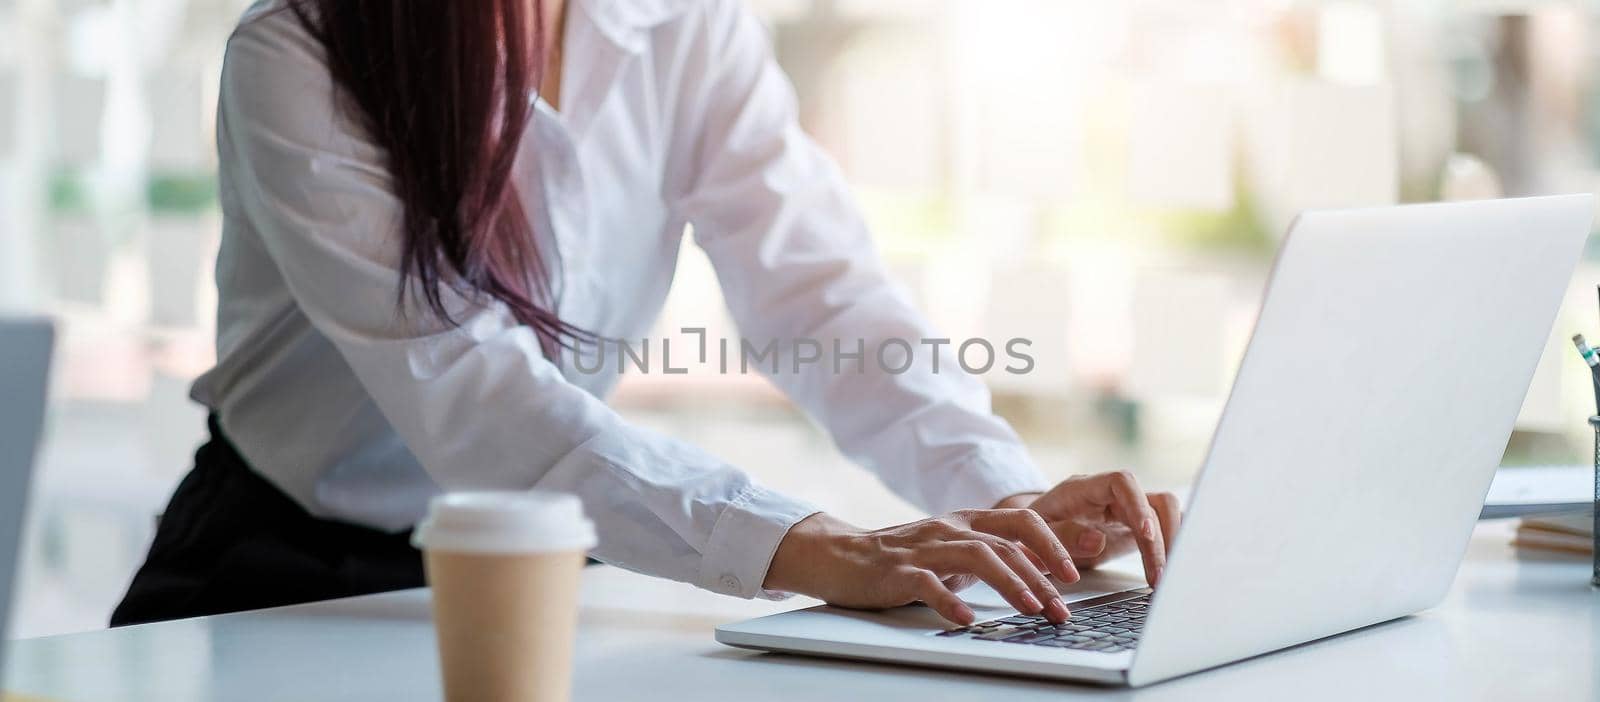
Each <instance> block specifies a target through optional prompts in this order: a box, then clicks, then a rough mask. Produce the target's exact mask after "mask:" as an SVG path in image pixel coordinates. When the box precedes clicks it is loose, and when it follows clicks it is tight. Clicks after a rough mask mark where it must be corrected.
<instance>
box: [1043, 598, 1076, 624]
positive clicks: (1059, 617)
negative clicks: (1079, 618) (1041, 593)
mask: <svg viewBox="0 0 1600 702" xmlns="http://www.w3.org/2000/svg"><path fill="white" fill-rule="evenodd" d="M1045 616H1046V617H1047V618H1049V619H1050V620H1051V621H1055V622H1064V621H1066V620H1068V619H1071V618H1072V612H1071V611H1069V610H1068V609H1067V603H1065V602H1062V601H1061V598H1059V597H1052V598H1050V609H1049V610H1048V611H1046V612H1045Z"/></svg>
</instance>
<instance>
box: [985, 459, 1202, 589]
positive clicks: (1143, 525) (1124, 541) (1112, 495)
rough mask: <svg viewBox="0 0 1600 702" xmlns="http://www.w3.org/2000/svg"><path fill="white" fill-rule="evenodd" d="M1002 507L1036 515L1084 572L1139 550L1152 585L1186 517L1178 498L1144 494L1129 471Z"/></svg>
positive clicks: (1082, 479) (1076, 481) (1069, 483)
mask: <svg viewBox="0 0 1600 702" xmlns="http://www.w3.org/2000/svg"><path fill="white" fill-rule="evenodd" d="M998 507H1001V508H1008V507H1028V508H1029V509H1033V510H1035V511H1037V512H1038V513H1039V516H1041V517H1044V519H1045V521H1046V522H1048V523H1049V524H1050V528H1051V529H1052V530H1053V531H1055V533H1056V535H1057V536H1058V537H1059V538H1060V540H1061V543H1063V544H1066V546H1067V550H1068V551H1069V552H1071V554H1072V559H1073V561H1074V562H1075V563H1076V564H1077V565H1078V566H1079V567H1082V568H1093V567H1095V566H1097V565H1099V564H1101V563H1104V562H1105V561H1108V560H1110V559H1112V558H1116V557H1117V556H1121V555H1123V554H1125V553H1130V552H1132V551H1134V550H1135V549H1137V550H1138V551H1139V553H1140V555H1141V556H1142V558H1143V560H1144V574H1145V580H1146V581H1147V582H1149V583H1150V585H1151V586H1154V585H1155V584H1156V583H1157V582H1158V581H1159V580H1161V571H1162V569H1163V568H1165V567H1166V564H1167V549H1168V548H1170V547H1171V544H1172V541H1173V537H1174V536H1176V535H1177V533H1178V522H1179V521H1180V520H1181V519H1182V516H1183V514H1182V510H1181V509H1180V508H1179V506H1178V498H1177V497H1176V496H1174V495H1173V494H1172V493H1169V492H1156V493H1150V494H1145V492H1144V490H1143V489H1142V488H1140V487H1139V481H1137V480H1135V479H1134V477H1133V474H1132V473H1129V472H1127V471H1120V472H1116V473H1099V474H1095V475H1078V476H1073V477H1071V478H1067V479H1066V480H1063V481H1061V482H1060V483H1058V484H1057V485H1056V486H1055V487H1053V488H1051V489H1050V490H1049V492H1046V493H1044V494H1042V495H1017V496H1014V497H1009V498H1006V499H1005V500H1002V501H1001V502H1000V504H999V505H998Z"/></svg>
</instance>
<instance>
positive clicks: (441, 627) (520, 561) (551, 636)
mask: <svg viewBox="0 0 1600 702" xmlns="http://www.w3.org/2000/svg"><path fill="white" fill-rule="evenodd" d="M595 542H596V539H595V533H594V525H593V523H591V522H590V521H589V520H588V519H587V518H585V517H584V514H583V505H582V503H580V502H579V501H578V498H576V497H573V496H571V495H564V494H558V493H544V492H460V493H449V494H445V495H440V496H439V497H436V498H434V500H433V502H432V503H431V504H430V505H429V508H428V516H427V518H426V519H424V520H423V521H422V523H421V524H418V525H417V528H416V531H415V532H413V535H412V543H414V544H415V545H416V546H417V547H418V548H421V549H422V550H423V553H424V565H425V568H426V571H427V577H428V584H429V585H430V586H432V588H433V618H434V628H435V630H436V631H437V635H438V645H439V663H440V669H441V672H442V673H443V676H444V689H445V699H446V700H450V701H451V702H455V701H457V700H473V701H475V702H476V701H484V702H500V701H504V702H546V701H547V700H551V701H553V700H566V699H568V698H569V697H570V694H571V687H572V647H573V638H574V632H575V629H576V627H577V619H578V581H579V573H580V571H581V570H582V568H583V562H584V556H585V554H586V553H587V552H588V550H589V549H591V548H593V547H594V545H595Z"/></svg>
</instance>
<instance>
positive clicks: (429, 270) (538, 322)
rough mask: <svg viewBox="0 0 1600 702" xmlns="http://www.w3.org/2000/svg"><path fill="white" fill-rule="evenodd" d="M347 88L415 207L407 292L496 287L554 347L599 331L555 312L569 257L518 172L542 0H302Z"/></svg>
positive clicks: (339, 85) (296, 2)
mask: <svg viewBox="0 0 1600 702" xmlns="http://www.w3.org/2000/svg"><path fill="white" fill-rule="evenodd" d="M290 7H292V8H293V10H294V13H295V15H296V16H297V17H298V19H299V21H300V22H301V24H303V25H304V26H305V27H306V29H307V31H309V32H310V33H311V34H312V36H313V37H315V38H316V39H317V40H318V41H319V42H321V44H322V46H323V48H324V49H325V51H326V53H327V61H328V69H329V71H330V72H331V74H332V77H333V81H334V84H335V86H336V89H337V90H339V91H341V92H342V93H343V96H344V97H346V98H348V102H349V103H350V104H352V105H353V106H354V108H355V111H356V112H357V113H358V114H357V115H355V116H356V117H357V118H358V119H359V121H360V123H361V124H362V126H364V127H365V128H366V130H367V131H368V132H369V134H370V136H371V138H372V139H374V140H375V141H376V143H377V144H378V146H380V147H382V148H383V149H384V150H385V152H386V154H387V159H388V169H389V173H390V177H391V178H392V181H393V188H394V193H395V196H396V197H397V198H398V199H399V200H400V202H401V204H402V206H403V207H404V217H403V221H402V224H401V228H402V234H403V237H402V244H401V246H402V253H401V261H400V264H401V278H400V286H399V290H398V291H397V293H396V294H397V304H398V305H399V306H400V308H401V309H402V310H403V309H405V303H406V298H407V296H408V295H420V297H421V300H422V302H423V303H425V307H426V309H427V310H428V311H429V312H431V313H433V314H435V315H437V316H438V317H439V318H440V319H442V320H444V321H445V322H446V323H448V324H456V323H457V321H458V320H455V319H452V318H451V315H450V312H449V310H447V309H446V306H445V302H444V292H445V289H446V288H447V287H448V288H451V289H453V290H456V291H458V292H462V293H465V294H466V295H468V296H469V297H470V298H472V299H477V300H482V299H483V298H484V297H485V296H487V297H488V298H492V299H493V300H498V301H499V302H501V303H503V304H504V305H505V306H506V307H507V308H509V309H510V311H511V313H512V315H513V316H514V317H515V318H516V320H517V321H518V322H519V323H521V324H523V325H526V326H528V327H531V328H532V329H533V330H534V332H535V333H537V335H538V337H539V344H540V347H541V348H542V349H543V350H544V352H545V354H546V355H548V356H551V357H552V358H553V356H554V354H555V353H557V351H558V347H569V345H570V342H571V341H572V340H574V339H581V338H588V336H589V334H588V332H585V331H583V330H581V329H578V328H577V327H574V326H572V325H570V324H568V323H566V322H564V321H562V320H561V318H560V317H559V316H557V313H556V310H555V308H556V302H555V299H554V295H553V293H552V290H553V287H554V286H553V284H552V278H553V277H555V276H557V275H559V274H560V265H559V259H558V258H551V259H549V260H547V259H546V257H545V256H544V255H543V253H542V252H541V251H540V250H539V249H540V247H539V246H538V243H537V241H536V240H535V238H534V237H533V235H532V232H531V230H530V228H529V223H528V214H527V212H525V211H524V210H523V207H522V204H521V203H522V201H521V200H520V199H519V198H518V194H517V188H516V185H515V183H513V181H512V177H511V173H512V168H513V166H514V164H515V161H516V156H517V152H518V149H519V147H520V144H521V141H522V136H523V133H524V131H525V130H526V128H527V126H528V122H529V120H530V119H531V118H532V115H533V106H532V103H531V101H530V100H529V96H531V95H532V94H533V91H534V90H536V89H537V88H538V87H539V86H540V82H541V80H542V78H543V76H544V56H545V47H544V37H545V26H544V25H545V21H544V11H543V10H544V3H543V2H542V1H541V0H532V1H531V2H530V1H529V0H469V1H463V0H293V1H292V2H291V4H290Z"/></svg>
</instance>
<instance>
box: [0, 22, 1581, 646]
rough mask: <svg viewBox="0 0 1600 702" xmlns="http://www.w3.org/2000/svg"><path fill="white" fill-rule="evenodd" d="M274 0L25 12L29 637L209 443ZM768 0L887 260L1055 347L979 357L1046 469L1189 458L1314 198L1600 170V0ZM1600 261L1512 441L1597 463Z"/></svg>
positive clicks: (705, 417)
mask: <svg viewBox="0 0 1600 702" xmlns="http://www.w3.org/2000/svg"><path fill="white" fill-rule="evenodd" d="M246 4H247V3H246V2H244V1H243V0H0V308H8V309H23V310H33V311H38V310H43V311H45V312H48V313H49V314H52V315H55V316H56V317H58V318H59V319H60V320H62V323H63V325H64V339H63V343H62V347H61V349H60V353H59V355H58V367H57V368H56V376H55V378H54V379H53V385H52V397H53V400H52V406H51V408H50V416H49V421H48V434H47V437H46V443H45V446H44V449H43V452H42V470H43V473H42V476H41V479H40V480H39V481H38V484H37V486H36V493H35V495H34V500H33V501H32V509H31V515H30V519H29V531H28V539H27V546H26V552H27V557H26V562H25V565H24V569H23V572H22V579H23V582H22V590H21V595H20V596H21V597H22V603H21V607H20V608H19V610H18V612H17V614H18V616H17V617H14V621H13V630H12V632H10V633H11V634H12V635H15V636H34V635H42V634H49V633H56V632H65V631H73V630H82V629H90V628H96V627H100V626H103V625H104V623H105V619H106V617H107V615H108V613H109V611H110V609H111V607H112V606H113V605H114V604H115V602H116V601H117V600H118V599H119V598H120V596H121V594H122V591H123V588H124V587H125V586H126V583H127V581H128V578H129V577H130V576H131V574H132V571H133V569H134V568H135V567H136V566H137V565H138V563H139V562H140V560H141V558H142V555H143V552H144V548H145V545H146V543H147V541H148V539H149V538H150V535H151V531H152V527H153V519H154V516H155V515H156V513H157V512H158V511H159V510H160V509H161V507H162V505H163V503H164V501H165V499H166V497H167V495H168V493H169V492H170V490H171V489H172V487H173V486H174V485H175V483H176V481H177V480H178V478H179V477H180V476H181V475H182V473H183V472H184V471H186V470H187V469H188V467H189V460H190V459H189V455H190V453H191V452H192V451H193V449H194V447H195V446H196V445H197V444H198V442H199V441H200V440H201V438H202V436H203V434H204V427H203V418H204V413H203V411H202V410H201V408H200V407H198V406H197V405H195V404H193V403H192V402H190V401H189V400H188V399H187V392H188V384H189V382H190V381H191V380H192V379H193V378H194V377H195V376H196V375H197V374H199V373H200V372H202V371H204V370H205V369H206V368H207V367H208V365H209V363H210V362H211V360H212V357H213V353H212V329H213V325H214V322H213V318H212V317H213V314H214V308H215V292H214V289H213V285H212V279H211V264H212V258H213V255H214V252H215V249H216V247H217V240H218V235H219V229H220V217H219V214H218V210H217V204H216V188H217V186H216V178H215V167H216V162H215V155H214V146H213V134H212V119H213V111H214V103H215V96H216V82H217V76H218V72H219V69H220V64H221V60H222V51H223V47H224V42H225V41H226V38H227V36H228V33H229V31H230V30H231V28H232V25H233V23H234V21H235V19H236V18H237V17H238V15H239V13H240V12H241V11H242V10H243V8H244V7H245V5H246ZM752 7H753V9H754V10H755V11H756V12H757V13H758V14H759V15H760V16H761V17H762V18H763V19H764V20H765V21H766V23H767V24H768V26H769V27H770V29H771V32H772V37H773V40H774V43H775V45H776V47H777V53H778V57H779V60H780V61H781V62H782V64H783V66H784V68H785V69H787V71H788V72H789V74H790V76H791V77H792V78H793V80H794V82H795V84H796V90H797V92H798V94H799V98H800V104H801V107H802V111H803V119H804V123H805V127H806V129H807V130H809V131H810V132H811V133H812V134H813V135H815V137H816V138H817V139H818V140H819V141H820V142H821V143H822V144H823V145H824V146H825V147H826V148H827V149H828V150H829V151H830V152H831V153H832V154H833V155H834V156H835V157H836V158H837V159H838V161H839V162H840V164H841V165H842V166H843V168H844V171H845V173H846V174H847V175H848V177H849V178H850V180H851V182H852V184H853V186H854V187H855V189H856V192H857V194H858V196H859V198H860V201H861V203H862V205H863V207H864V209H865V211H866V213H867V216H868V218H869V219H870V221H871V224H872V225H873V228H874V230H875V232H876V236H877V239H878V242H879V245H880V247H881V249H882V251H883V253H884V255H885V257H886V258H887V260H888V261H889V264H890V267H891V269H892V271H893V273H894V274H895V276H897V277H898V278H899V279H900V281H901V282H903V283H904V284H905V285H906V286H907V288H908V289H910V290H911V291H912V293H913V295H914V297H915V298H916V299H917V300H918V301H919V302H920V303H921V304H922V305H923V307H924V308H925V309H926V310H927V312H928V313H929V314H930V315H931V316H932V317H933V318H934V319H935V320H936V322H937V323H938V324H939V326H940V327H941V328H942V329H943V330H944V331H945V332H946V333H947V335H948V336H951V337H955V338H958V339H961V338H967V337H985V338H990V339H1006V338H1011V337H1027V338H1029V339H1032V340H1033V342H1034V345H1033V347H1032V351H1033V355H1034V357H1035V358H1036V360H1037V367H1036V368H1035V370H1034V372H1033V373H1032V374H1030V375H1027V376H1010V375H1007V374H1003V373H1001V374H993V375H990V376H988V377H987V379H988V380H989V381H990V382H991V384H992V386H993V389H994V392H995V404H996V408H997V410H998V411H999V412H1000V413H1002V414H1003V415H1005V416H1006V417H1007V418H1008V419H1010V420H1011V421H1012V422H1013V424H1014V425H1015V426H1016V427H1017V428H1018V430H1019V431H1020V432H1021V433H1022V434H1023V436H1024V437H1025V438H1026V440H1027V441H1028V443H1029V445H1030V447H1031V448H1032V449H1033V451H1034V454H1035V456H1036V457H1037V459H1038V461H1039V462H1040V464H1041V465H1042V466H1043V467H1044V469H1045V470H1046V472H1047V473H1049V474H1051V475H1053V476H1058V477H1059V476H1065V475H1067V474H1070V473H1073V472H1086V471H1098V470H1105V469H1113V468H1123V467H1126V468H1131V469H1133V470H1134V471H1136V473H1137V474H1138V475H1139V476H1140V478H1141V480H1142V481H1143V482H1144V483H1145V484H1146V486H1149V487H1166V488H1178V489H1182V488H1183V486H1185V485H1186V484H1187V483H1188V481H1190V480H1191V479H1192V477H1193V475H1194V472H1195V470H1196V469H1197V467H1198V465H1199V463H1200V462H1201V460H1202V458H1203V454H1204V451H1205V449H1206V444H1207V441H1208V439H1209V437H1210V433H1211V429H1212V427H1213V425H1214V422H1215V420H1216V418H1217V415H1218V413H1219V411H1220V409H1221V406H1222V403H1223V400H1224V397H1225V393H1226V391H1227V388H1228V386H1229V382H1230V380H1231V376H1232V373H1233V371H1234V367H1235V365H1236V364H1237V362H1238V359H1239V356H1240V354H1241V352H1242V350H1243V348H1244V345H1245V343H1246V341H1247V337H1248V334H1249V331H1250V328H1251V324H1252V322H1253V319H1254V315H1255V310H1256V306H1257V304H1258V302H1259V300H1260V294H1261V290H1262V286H1263V284H1264V282H1265V277H1266V274H1267V271H1268V268H1269V267H1270V265H1271V260H1272V256H1273V253H1274V251H1275V250H1276V248H1277V246H1278V243H1279V240H1280V238H1281V236H1282V232H1283V231H1284V228H1285V226H1286V224H1287V223H1288V222H1289V220H1290V219H1291V218H1292V217H1293V215H1294V213H1295V212H1297V211H1299V210H1302V209H1305V208H1309V207H1338V206H1352V205H1382V204H1389V203H1395V202H1411V201H1427V200H1435V199H1441V198H1448V199H1462V198H1480V197H1494V196H1498V195H1501V194H1504V195H1513V196H1514V195H1528V194H1544V193H1555V192H1572V191H1593V190H1596V187H1597V185H1600V170H1597V169H1600V84H1597V79H1600V72H1597V69H1600V13H1597V11H1596V8H1595V6H1594V5H1593V4H1592V3H1587V2H1561V1H1557V0H1543V1H1540V2H1532V1H1518V0H1481V1H1469V0H1403V1H1402V0H1393V1H1379V0H1374V1H1371V2H1359V1H1354V0H1350V1H1342V2H1293V1H1290V0H1226V1H1224V0H1215V1H1212V2H1202V3H1196V2H1192V1H1189V0H1137V1H1129V2H1110V3H1108V2H1090V1H1088V0H981V1H980V0H754V1H753V2H752ZM1597 266H1600V261H1596V260H1595V256H1594V255H1591V256H1590V257H1589V259H1588V260H1586V262H1585V263H1584V264H1583V266H1582V267H1581V269H1580V271H1579V275H1578V276H1577V277H1575V278H1574V280H1573V283H1572V289H1571V292H1570V294H1569V296H1568V301H1567V304H1566V305H1565V308H1564V309H1563V311H1562V317H1561V320H1560V321H1559V322H1558V323H1557V327H1556V329H1555V332H1554V333H1553V334H1552V337H1551V341H1550V344H1549V347H1548V348H1547V351H1546V354H1545V357H1544V359H1543V361H1541V364H1540V367H1539V371H1538V374H1537V377H1536V378H1535V380H1534V382H1533V386H1532V389H1531V390H1530V391H1529V394H1528V397H1527V401H1526V405H1525V407H1524V409H1523V412H1522V416H1521V418H1520V420H1519V422H1518V429H1517V433H1516V435H1515V436H1514V438H1513V440H1512V442H1511V446H1510V449H1509V451H1508V452H1507V456H1506V463H1507V464H1539V463H1580V462H1582V460H1583V457H1584V456H1585V452H1586V451H1587V441H1588V439H1587V434H1586V429H1585V424H1584V418H1585V417H1586V416H1588V414H1589V413H1590V409H1591V408H1590V407H1589V406H1588V405H1587V403H1588V402H1589V399H1590V394H1589V393H1590V387H1589V383H1588V382H1587V381H1586V379H1585V375H1586V370H1585V369H1584V368H1583V367H1582V364H1581V362H1580V361H1578V359H1577V356H1576V354H1575V353H1573V352H1572V350H1571V348H1570V345H1569V344H1568V342H1566V341H1565V339H1566V337H1568V336H1570V335H1571V334H1572V333H1574V332H1577V331H1585V332H1588V333H1590V334H1591V335H1593V334H1595V333H1596V332H1600V324H1597V322H1600V317H1597V310H1596V308H1595V299H1594V292H1593V285H1594V283H1595V282H1597V281H1600V275H1597ZM1335 292H1336V291H1335ZM684 326H702V327H709V328H710V329H711V330H712V331H711V334H712V335H713V336H715V335H718V334H723V335H727V336H730V337H731V336H734V332H733V331H732V330H731V325H730V324H729V322H728V321H727V319H726V316H725V313H724V311H723V307H722V303H721V300H720V296H719V292H718V290H717V287H716V283H715V280H714V278H713V277H712V275H711V273H710V270H709V265H708V264H707V263H706V262H705V260H704V258H703V257H702V256H701V255H700V253H699V252H698V251H696V250H693V249H690V250H688V251H687V252H686V254H685V255H684V257H683V260H682V262H681V264H680V271H679V277H678V281H677V284H676V286H675V289H674V291H673V294H672V298H671V301H670V302H669V304H668V307H667V312H666V314H665V316H664V318H663V319H662V320H661V324H660V329H661V333H660V334H658V336H671V335H672V332H673V331H674V330H677V329H678V328H679V327H684ZM1466 346H1467V347H1469V346H1470V344H1467V345H1466ZM1454 348H1457V349H1461V348H1464V347H1463V346H1462V345H1456V346H1455V347H1454ZM1446 352H1450V351H1446ZM1463 352H1465V351H1463ZM615 402H616V404H617V405H618V406H619V407H621V408H622V409H623V411H624V412H626V413H628V414H629V415H630V416H632V417H634V418H635V419H637V420H638V421H639V422H642V423H645V424H650V425H652V426H656V427H658V428H661V429H663V430H665V431H668V432H671V433H673V434H676V435H678V436H680V437H683V438H685V439H689V440H692V441H696V442H698V443H700V444H702V445H704V446H706V447H708V448H710V449H711V450H712V451H714V452H716V453H718V454H720V455H721V456H723V457H724V458H727V459H729V460H731V461H733V462H735V463H738V464H740V465H742V466H744V467H746V468H747V469H749V470H750V471H751V472H752V473H755V474H757V475H758V476H760V477H761V478H762V479H763V480H765V481H766V482H768V483H770V484H772V485H775V486H777V487H779V488H781V489H785V490H789V491H792V492H794V493H797V494H800V495H801V496H803V497H806V498H808V499H811V500H814V501H816V502H818V503H821V504H823V505H825V506H828V507H829V508H831V509H832V510H834V511H836V512H838V513H840V514H842V515H843V516H845V517H846V518H849V519H852V520H855V521H857V522H858V523H861V524H863V525H873V526H878V525H885V524H889V523H893V522H895V521H901V520H905V519H910V518H913V517H915V516H916V513H915V512H914V511H913V510H912V509H911V508H910V507H908V506H907V505H906V504H904V503H903V502H900V501H899V500H898V499H896V498H894V497H893V496H892V495H890V494H889V493H888V492H887V491H886V490H885V489H883V488H882V487H881V486H879V485H878V484H877V483H876V482H875V481H874V479H873V478H871V477H870V476H868V475H866V474H865V473H863V472H861V471H858V470H854V469H853V468H851V467H850V466H849V465H847V464H846V462H845V461H843V460H842V459H840V458H839V457H837V456H836V455H835V454H834V453H833V451H832V447H831V445H830V443H829V441H828V439H827V437H826V436H825V435H823V434H822V433H820V432H819V431H818V430H816V429H815V428H814V427H813V426H812V425H811V424H810V423H808V422H807V421H806V420H805V418H804V417H802V416H800V415H798V414H797V413H796V412H795V411H793V409H792V408H790V407H789V406H788V405H787V403H786V402H785V401H784V400H783V399H782V398H781V396H779V395H778V394H776V393H775V392H774V391H773V390H772V389H771V388H770V387H769V386H768V385H767V384H766V383H765V381H763V380H761V379H759V378H756V377H750V376H717V375H714V374H711V373H704V372H696V373H691V374H689V375H687V376H662V375H643V376H641V375H634V376H632V377H629V378H628V379H627V380H625V382H624V383H623V385H622V387H621V388H620V390H619V392H618V394H617V396H616V398H615ZM1441 411H1449V408H1441Z"/></svg>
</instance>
